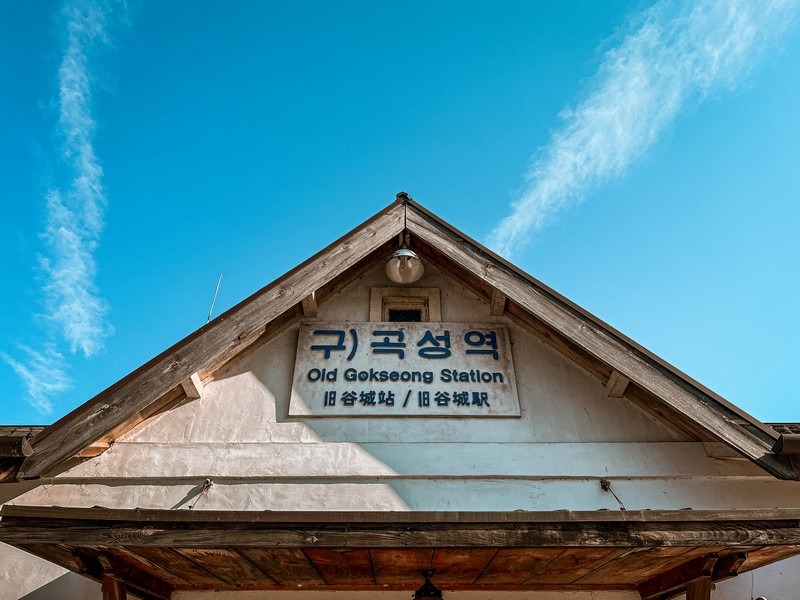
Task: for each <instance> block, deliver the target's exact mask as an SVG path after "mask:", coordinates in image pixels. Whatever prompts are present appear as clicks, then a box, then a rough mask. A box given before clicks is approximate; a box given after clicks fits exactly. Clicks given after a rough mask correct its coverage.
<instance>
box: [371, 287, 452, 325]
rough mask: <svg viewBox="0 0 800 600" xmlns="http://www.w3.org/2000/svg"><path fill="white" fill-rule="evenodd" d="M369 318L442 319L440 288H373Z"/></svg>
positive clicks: (397, 319)
mask: <svg viewBox="0 0 800 600" xmlns="http://www.w3.org/2000/svg"><path fill="white" fill-rule="evenodd" d="M369 320H370V321H372V322H378V321H394V322H406V323H426V322H428V321H433V322H439V321H441V320H442V308H441V301H440V293H439V288H372V289H371V290H370V302H369Z"/></svg>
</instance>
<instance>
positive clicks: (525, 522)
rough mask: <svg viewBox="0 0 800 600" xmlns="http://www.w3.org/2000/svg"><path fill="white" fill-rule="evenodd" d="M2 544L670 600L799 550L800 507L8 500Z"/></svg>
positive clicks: (241, 584)
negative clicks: (394, 507) (402, 507)
mask: <svg viewBox="0 0 800 600" xmlns="http://www.w3.org/2000/svg"><path fill="white" fill-rule="evenodd" d="M0 517H1V518H0V541H3V542H6V543H9V544H12V545H14V546H16V547H18V548H21V549H23V550H25V551H28V552H31V553H33V554H35V555H37V556H40V557H42V558H45V559H46V560H50V561H52V562H55V563H57V564H60V565H62V566H64V567H66V568H68V569H71V570H73V571H76V572H81V573H83V574H86V575H89V576H91V577H94V578H96V579H102V578H103V577H104V575H109V574H110V575H113V576H115V577H117V578H120V579H123V580H125V581H126V582H127V583H128V585H129V587H130V588H131V589H132V590H135V591H136V592H137V594H143V596H144V597H146V598H168V597H169V596H170V595H171V593H172V592H173V591H174V590H243V589H260V590H281V589H283V590H289V589H294V590H297V589H315V590H337V589H349V590H374V591H378V590H387V589H390V590H392V589H394V590H398V589H405V590H411V589H415V588H416V587H418V586H419V584H420V580H419V577H418V575H417V573H418V571H419V570H420V569H429V568H432V569H434V570H436V571H437V573H436V578H435V579H436V583H437V585H439V586H440V587H441V588H443V589H445V590H456V589H458V590H638V591H639V593H640V595H641V597H642V598H643V599H650V598H658V599H660V600H665V599H666V598H671V597H674V596H676V595H678V594H680V593H682V592H684V591H685V590H686V587H687V585H691V583H692V582H694V581H696V580H697V579H698V578H707V579H709V580H710V581H719V580H722V579H725V578H728V577H732V576H736V575H737V574H738V573H741V572H744V571H747V570H750V569H755V568H758V567H761V566H763V565H765V564H768V563H770V562H773V561H775V560H779V559H781V558H786V557H788V556H794V555H797V554H800V510H798V509H789V510H733V511H692V510H684V511H578V512H570V511H547V512H525V511H514V512H458V513H450V512H271V511H264V512H247V511H202V510H199V511H187V510H182V511H181V510H179V511H175V510H140V509H135V510H116V509H104V508H89V509H81V508H60V507H30V506H6V507H4V508H3V509H2V513H0Z"/></svg>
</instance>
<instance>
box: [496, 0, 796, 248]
mask: <svg viewBox="0 0 800 600" xmlns="http://www.w3.org/2000/svg"><path fill="white" fill-rule="evenodd" d="M799 5H800V3H799V2H798V0H697V1H688V0H684V1H679V0H663V1H661V2H658V3H656V4H655V5H654V6H652V7H651V8H649V9H647V10H646V11H644V12H643V13H642V14H640V15H638V17H637V19H635V20H633V21H631V25H630V26H629V28H628V30H627V33H626V34H624V35H623V36H621V41H620V43H619V44H617V45H616V46H614V47H613V48H611V49H610V50H608V51H607V52H606V53H605V54H604V55H603V57H602V60H601V66H600V69H599V72H598V74H597V75H596V77H595V78H594V80H593V82H592V84H591V85H590V88H589V91H588V95H587V96H586V98H585V99H584V100H583V101H582V102H580V103H579V104H578V106H577V107H576V108H574V109H567V110H565V111H564V112H563V113H562V115H561V119H562V124H561V126H560V127H559V128H558V129H557V130H556V131H555V132H554V133H553V134H552V136H551V139H550V141H549V143H548V144H547V146H546V147H544V148H542V149H541V150H540V151H539V152H538V153H537V154H536V155H535V156H534V158H533V160H532V163H531V165H532V166H531V168H530V169H529V171H528V173H527V174H526V186H525V188H524V191H523V192H522V194H521V197H520V198H519V200H518V201H517V202H515V203H514V205H513V207H512V212H511V214H510V215H509V216H508V217H506V218H505V219H503V220H502V221H501V222H500V224H499V225H498V226H497V227H496V228H495V230H494V231H493V232H492V234H491V236H490V239H489V241H488V244H489V245H490V246H491V247H493V248H495V249H496V250H497V251H498V252H500V253H501V254H503V255H506V256H511V255H513V254H514V253H515V252H516V251H518V250H519V249H520V248H521V247H523V246H524V245H525V243H526V242H528V240H529V239H530V237H531V235H532V234H533V233H535V232H536V231H537V230H539V229H541V228H542V227H543V226H544V225H545V224H546V223H547V222H548V221H549V220H550V219H552V218H553V217H554V216H555V215H556V214H557V213H558V212H559V211H561V210H563V209H565V208H566V207H568V206H569V205H570V204H573V203H576V202H579V201H581V200H582V199H583V198H584V196H585V195H587V194H588V193H589V192H590V191H591V190H592V189H593V188H595V187H597V186H599V185H601V184H603V183H604V182H606V181H608V180H609V179H611V178H615V177H619V176H620V175H622V174H623V173H624V172H625V169H626V168H627V167H628V166H629V165H630V164H631V163H632V162H634V161H635V160H637V159H638V158H640V157H641V156H642V155H643V154H645V152H646V151H647V150H648V149H649V148H650V147H651V146H652V145H653V143H654V142H655V141H656V140H657V139H658V138H659V136H660V135H661V133H663V131H664V130H665V128H666V127H667V126H668V125H669V124H670V123H672V122H673V121H674V119H675V118H676V116H677V115H678V113H679V112H680V111H681V109H682V108H683V107H684V106H686V105H687V103H691V102H700V101H702V100H703V99H705V98H706V97H707V96H708V95H709V93H711V92H712V91H714V90H716V89H721V88H726V87H727V88H732V87H734V86H735V85H736V84H737V83H739V82H740V81H742V80H743V79H744V78H745V77H746V76H747V74H748V73H749V72H750V70H751V69H752V68H753V67H754V66H755V65H756V64H758V62H759V61H760V59H761V58H762V57H763V55H764V52H765V50H767V49H768V48H769V47H770V46H771V45H773V44H774V43H775V42H776V40H778V39H779V38H780V36H781V35H782V34H783V33H784V32H785V30H786V29H787V28H788V27H789V25H790V24H791V22H792V21H793V19H794V18H795V16H796V13H797V11H798V7H799Z"/></svg>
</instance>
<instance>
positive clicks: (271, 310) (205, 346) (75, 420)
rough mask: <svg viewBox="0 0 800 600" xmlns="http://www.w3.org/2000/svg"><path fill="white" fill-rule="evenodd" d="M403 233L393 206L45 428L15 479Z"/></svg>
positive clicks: (143, 406) (143, 407)
mask: <svg viewBox="0 0 800 600" xmlns="http://www.w3.org/2000/svg"><path fill="white" fill-rule="evenodd" d="M402 230H403V206H402V204H401V203H397V202H396V203H393V204H392V205H390V206H389V207H388V208H387V209H385V210H384V211H382V212H380V213H379V214H378V215H376V216H375V217H373V218H372V219H370V220H369V221H367V222H366V223H365V224H364V225H362V226H360V227H359V228H357V229H355V230H354V231H352V232H351V233H349V234H347V235H345V236H344V237H343V238H341V239H339V240H337V241H336V242H334V243H333V244H331V245H330V246H328V247H327V248H326V249H325V250H323V251H322V252H320V253H318V254H317V255H316V256H314V257H312V258H311V259H309V260H308V261H306V262H305V263H303V264H302V265H300V266H298V267H297V268H295V269H294V270H292V271H290V272H289V273H288V274H286V275H285V276H283V277H282V278H280V279H278V280H277V281H275V282H274V283H272V284H271V285H269V286H267V287H266V288H264V289H262V290H261V291H259V292H257V293H256V294H254V295H253V296H251V297H250V298H248V299H247V300H245V301H244V302H242V303H241V304H239V305H237V306H235V307H234V308H232V309H230V310H229V311H227V312H226V313H224V314H222V315H220V316H219V317H217V318H216V319H214V320H213V321H212V322H211V323H209V324H207V325H205V326H204V327H202V328H201V329H199V330H198V331H196V332H195V333H193V334H192V335H190V336H189V337H187V338H185V339H184V340H182V341H181V342H179V343H178V344H176V345H175V346H173V347H172V348H170V349H168V350H167V351H165V352H164V353H162V354H160V355H159V356H157V357H156V358H154V359H153V360H151V361H150V362H148V363H147V364H146V365H144V366H143V367H141V368H139V369H137V370H136V371H134V372H133V373H132V374H130V375H129V376H127V377H126V378H124V379H122V380H121V381H120V382H118V383H117V384H115V385H113V386H112V387H110V388H108V389H107V390H105V391H104V392H101V393H100V394H99V395H97V396H96V397H95V398H93V399H92V400H90V401H89V402H87V403H86V404H84V405H82V406H80V407H79V408H77V409H76V410H74V411H73V412H71V413H69V414H68V415H66V416H65V417H63V418H62V419H60V420H59V421H57V422H56V423H54V424H53V425H51V426H50V427H48V428H47V429H45V430H44V431H43V432H42V433H40V434H39V435H37V437H36V438H34V441H33V449H34V453H33V454H32V455H31V456H30V457H28V458H27V459H26V460H25V461H24V462H23V463H22V466H21V467H20V469H19V472H18V474H17V477H18V478H20V479H29V478H35V477H40V476H42V475H44V474H46V473H48V472H50V471H52V470H53V469H56V468H58V466H59V465H61V464H63V463H64V462H65V461H66V460H68V459H69V458H70V457H71V456H73V455H75V454H77V453H79V452H80V451H81V450H82V449H83V448H85V447H86V446H87V445H89V444H91V443H92V442H94V441H95V440H97V439H100V438H102V437H103V435H104V434H106V433H108V432H109V431H112V430H113V429H114V428H115V427H116V426H117V425H118V424H119V423H121V422H126V421H130V420H133V421H135V422H139V421H141V420H142V419H141V418H138V415H141V414H142V413H144V416H147V414H148V407H149V406H150V405H151V404H152V403H153V402H155V401H156V400H157V399H159V398H161V397H162V396H164V395H165V394H167V393H168V392H169V391H170V390H171V389H174V388H176V387H179V386H180V383H181V382H182V381H185V380H186V379H188V378H189V377H190V376H191V375H192V374H193V373H196V372H197V371H199V370H201V369H204V368H208V367H209V366H210V365H213V364H215V363H217V362H220V361H221V360H223V358H224V357H226V356H228V355H230V353H231V351H232V349H237V350H240V351H241V350H243V349H244V348H245V347H246V346H245V344H244V340H246V339H253V340H254V337H253V336H251V335H250V334H251V332H254V331H259V330H260V331H263V330H264V328H265V327H266V326H267V324H268V323H269V322H270V321H272V320H273V319H275V318H277V317H279V316H280V315H281V314H283V313H284V312H286V311H287V310H289V309H290V308H292V307H293V306H298V305H299V304H300V303H301V301H302V299H303V298H305V297H307V296H308V295H309V294H311V293H312V292H314V291H315V290H317V289H319V288H320V287H322V286H323V285H324V284H326V283H327V282H329V281H330V280H332V279H334V278H335V277H337V276H338V275H339V274H340V273H341V272H343V271H345V270H347V269H349V268H350V267H352V266H353V265H355V264H356V263H358V262H359V261H360V260H361V259H362V258H363V257H364V256H366V255H368V254H370V253H371V252H372V251H373V250H375V249H376V248H378V247H380V246H381V245H382V244H383V243H384V241H385V240H386V238H387V237H394V236H396V235H398V234H399V233H400V232H401V231H402ZM256 337H257V336H256ZM142 418H143V417H142Z"/></svg>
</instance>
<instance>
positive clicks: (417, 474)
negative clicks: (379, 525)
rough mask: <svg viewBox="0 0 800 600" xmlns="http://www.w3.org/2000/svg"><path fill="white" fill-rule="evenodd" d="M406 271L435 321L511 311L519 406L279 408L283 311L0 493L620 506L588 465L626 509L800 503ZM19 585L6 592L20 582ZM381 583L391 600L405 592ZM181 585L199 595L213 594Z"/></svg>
mask: <svg viewBox="0 0 800 600" xmlns="http://www.w3.org/2000/svg"><path fill="white" fill-rule="evenodd" d="M386 285H387V281H386V279H385V277H384V276H383V274H382V269H381V267H380V266H378V267H376V268H375V269H373V270H372V271H371V272H369V273H366V274H365V275H363V276H362V277H360V278H359V279H358V280H356V281H355V282H354V283H353V284H351V285H350V286H349V287H347V288H346V289H344V290H343V291H342V292H340V293H339V294H338V295H337V296H336V297H335V298H332V299H330V300H328V301H327V302H325V303H324V304H322V305H321V306H320V310H319V319H318V320H321V321H334V322H340V321H347V320H350V321H367V320H368V304H369V290H370V288H371V287H373V286H376V287H383V286H386ZM416 285H419V286H420V287H438V288H440V289H441V297H442V320H443V321H445V322H478V323H480V322H502V323H505V324H506V325H507V326H508V328H509V332H510V336H511V341H512V348H513V356H514V362H515V371H516V373H517V377H518V382H517V387H518V392H519V397H520V402H521V417H520V418H503V419H485V418H484V419H468V418H462V419H458V418H438V419H433V418H431V419H425V418H392V419H380V418H350V419H348V418H308V419H303V420H301V419H289V418H288V417H287V414H288V399H289V391H290V385H291V376H292V368H293V365H294V356H295V351H296V344H297V331H298V327H297V326H293V327H289V328H288V329H286V330H285V331H284V332H283V333H281V334H280V335H278V336H277V337H276V338H275V339H273V340H271V341H270V342H269V343H268V344H265V345H263V346H262V347H260V348H258V349H256V350H254V351H252V352H250V353H248V354H247V355H246V356H244V357H243V358H241V359H240V360H238V361H237V362H236V363H235V364H233V365H232V366H231V367H230V368H228V369H227V370H226V371H225V372H223V373H220V374H219V375H218V377H217V378H216V379H215V380H214V381H213V382H211V383H208V384H207V385H206V386H205V389H204V391H203V397H202V398H201V399H199V400H196V401H193V402H187V403H184V404H183V405H181V406H178V407H176V408H174V409H173V410H171V411H169V412H167V413H164V414H162V415H160V416H158V417H156V418H153V419H151V420H149V421H147V422H145V423H144V424H142V425H140V426H139V427H138V428H136V429H135V430H134V431H132V432H129V433H128V434H127V435H125V436H123V437H122V438H120V439H119V440H117V442H116V443H115V444H114V445H113V446H112V447H111V449H109V450H108V451H107V452H105V453H104V454H103V455H101V456H99V457H96V458H94V459H89V460H87V461H85V462H83V463H81V464H79V465H77V466H75V467H73V468H71V469H69V470H68V471H66V472H64V473H62V474H60V475H58V476H57V477H54V478H50V479H46V480H43V481H42V482H40V485H38V486H37V487H34V488H33V489H30V490H28V491H25V490H24V489H23V488H21V487H17V488H16V489H17V491H16V492H14V493H11V494H6V496H9V495H10V496H16V497H14V498H10V497H6V498H0V500H2V501H10V502H12V503H19V504H38V505H51V504H57V505H60V506H82V507H90V506H106V507H116V508H135V507H140V508H166V509H187V508H189V507H190V506H196V508H199V509H234V510H265V509H269V510H315V509H321V510H401V511H403V510H448V511H458V510H465V511H466V510H518V509H520V510H556V509H564V508H567V509H572V510H595V509H612V510H615V509H618V508H619V504H618V503H617V501H616V500H615V499H614V497H613V496H612V495H611V494H609V493H608V492H604V491H603V490H602V489H601V488H600V485H599V479H600V478H601V477H605V478H608V479H610V480H611V481H612V486H613V489H614V491H615V493H616V494H617V496H619V498H620V499H621V500H622V502H623V503H624V504H625V506H626V507H627V508H628V509H659V508H664V509H681V508H694V509H710V508H759V507H765V508H774V507H798V506H800V493H798V492H800V484H798V483H796V482H784V481H778V480H776V479H774V478H773V477H771V476H769V475H768V474H766V473H765V472H763V471H762V470H760V469H759V468H758V467H756V466H754V465H753V464H752V463H751V462H749V461H747V460H741V459H730V458H728V459H720V458H712V457H711V456H709V454H712V455H715V456H716V455H722V454H724V453H720V452H718V451H717V450H718V448H715V447H714V445H704V444H702V443H699V442H695V441H687V440H686V438H685V437H684V436H682V435H680V434H678V433H676V432H675V431H673V430H671V429H670V428H669V427H667V426H665V425H663V424H662V423H660V422H657V421H656V420H655V419H653V418H652V417H650V416H649V415H646V414H645V413H643V412H642V411H641V410H639V409H638V408H637V407H635V406H633V405H632V404H631V403H629V402H628V401H627V400H625V399H613V398H608V397H607V396H606V393H605V388H604V386H603V385H602V384H601V383H600V382H598V381H597V380H595V379H594V378H593V377H592V376H590V375H589V374H588V373H586V372H584V371H583V370H582V369H580V368H578V367H576V366H575V365H573V364H572V363H571V362H570V361H569V360H567V359H566V358H564V357H563V356H561V355H560V354H558V353H557V352H555V351H553V350H551V349H550V348H549V347H547V346H545V345H544V344H543V343H541V342H540V341H538V339H536V338H534V337H533V336H532V335H530V334H528V333H527V332H526V331H524V330H523V329H521V328H520V327H518V326H517V325H516V324H514V323H513V322H510V321H509V320H508V319H506V318H505V317H494V316H492V315H490V313H489V306H488V305H487V304H486V302H484V301H483V300H481V299H479V298H477V297H476V296H474V295H473V294H472V293H471V292H469V291H468V290H466V289H465V288H464V287H462V286H461V285H460V284H459V283H457V282H455V281H453V280H452V279H451V278H450V277H449V276H447V275H445V274H444V273H442V272H440V271H439V270H437V269H436V268H435V267H434V266H433V265H428V266H427V272H426V274H425V277H424V278H423V280H422V281H420V282H419V283H418V284H416ZM207 478H209V479H211V480H212V482H213V483H212V486H211V489H210V490H209V491H208V493H207V494H204V495H203V496H199V493H200V490H201V489H202V484H203V482H204V481H205V480H206V479H207ZM5 489H9V488H5ZM3 490H4V488H3V486H0V492H3ZM9 550H13V549H9V548H8V547H5V549H0V552H2V553H1V554H0V560H2V559H3V557H9V556H10V557H11V558H10V559H7V560H6V561H4V562H2V563H0V564H2V567H0V577H5V578H6V579H5V581H6V582H8V581H13V577H14V576H13V573H14V572H18V571H19V570H20V569H24V568H25V567H24V565H25V564H26V561H25V560H21V559H20V558H19V557H18V556H16V555H15V554H14V553H15V552H18V551H16V550H13V551H12V552H9ZM23 556H24V555H23ZM781 564H783V563H781ZM792 564H795V565H796V563H792ZM9 565H11V566H9ZM13 565H19V566H13ZM50 568H51V569H52V567H50ZM14 569H16V571H14ZM42 569H44V570H41V569H40V571H38V572H39V573H41V574H42V577H39V576H38V575H37V576H36V577H34V573H35V572H36V571H31V572H30V573H29V575H30V576H31V577H30V578H29V579H27V581H31V582H32V581H33V580H34V579H36V578H37V577H38V578H39V580H40V581H41V582H44V581H47V578H48V577H58V576H59V574H60V572H58V571H53V572H52V573H50V572H48V573H45V571H46V565H45V567H42ZM772 569H773V570H772V571H769V573H780V574H781V575H780V578H781V583H778V584H775V585H772V586H771V587H769V588H768V591H769V593H770V594H772V596H774V595H776V594H784V596H785V595H786V592H785V591H782V590H785V589H788V588H787V587H786V586H790V584H792V585H793V582H794V581H797V580H798V577H797V572H798V569H797V568H784V567H773V568H772ZM774 569H778V570H777V571H776V570H774ZM781 569H784V570H781ZM762 571H764V572H767V571H766V570H760V571H759V572H758V574H757V575H756V580H757V581H759V580H760V577H761V575H760V574H761V572H762ZM0 581H2V580H0ZM787 582H788V583H787ZM68 583H69V584H70V585H73V583H74V582H71V581H70V582H68V581H66V580H63V584H64V585H67V584H68ZM722 585H725V586H726V587H725V588H724V589H728V587H729V586H737V585H741V582H740V581H737V582H735V583H726V584H721V586H720V590H722V589H723V587H722ZM765 585H766V584H765ZM781 586H783V587H781ZM798 587H800V585H799V586H798ZM21 589H22V588H17V590H16V591H15V592H14V593H22V592H21V591H20V590H21ZM43 589H44V588H43ZM50 589H51V590H52V589H55V588H50ZM730 589H731V590H736V591H735V593H734V592H733V591H731V592H730V594H733V595H731V596H730V597H731V598H733V597H736V598H738V597H740V593H739V592H740V590H739V588H736V587H730ZM25 593H27V592H25ZM81 593H83V592H81ZM87 593H88V592H87ZM721 593H722V592H720V593H717V594H716V596H715V598H719V597H723V598H726V597H728V593H729V592H725V593H724V595H722V596H720V594H721ZM285 595H286V593H253V594H250V593H241V594H238V595H236V598H241V599H245V598H276V600H280V599H278V598H277V597H278V596H285ZM290 595H291V599H290V600H336V598H339V597H343V593H339V592H331V593H321V592H314V593H311V592H302V593H300V592H292V593H290ZM354 595H356V596H358V595H359V593H356V594H353V593H347V597H348V598H351V597H353V596H354ZM362 595H364V597H365V598H366V597H367V594H366V593H364V594H362ZM228 596H231V598H232V597H233V596H232V595H231V594H215V595H213V597H214V598H215V600H224V598H227V597H228ZM379 596H380V597H385V598H386V599H387V600H391V599H392V598H398V599H399V598H401V597H402V598H407V597H408V594H407V593H384V594H379ZM456 596H457V597H458V598H461V597H463V599H464V600H468V598H467V597H468V596H469V598H471V599H474V600H490V599H491V600H494V599H496V600H514V599H515V598H517V597H521V595H520V594H511V593H498V594H488V593H487V594H483V593H481V594H478V593H452V594H448V595H447V598H448V600H458V598H456ZM772 596H769V595H768V598H769V600H775V598H773V597H772ZM9 597H10V596H9ZM53 597H76V598H79V597H83V596H69V595H67V596H53ZM86 597H87V598H88V597H90V596H86ZM177 597H178V598H185V599H186V600H194V599H197V600H200V599H203V598H206V597H208V598H211V597H212V595H211V594H179V595H177ZM334 597H335V598H334ZM369 597H370V598H372V597H375V594H371V593H370V594H369ZM525 597H526V598H527V597H530V598H533V599H535V600H562V599H563V600H567V599H568V598H570V599H572V598H574V599H575V600H582V599H586V600H589V599H592V600H617V599H619V600H623V599H626V598H634V597H636V596H635V595H632V594H621V593H602V594H589V593H580V594H576V593H574V592H569V593H541V594H525ZM741 597H742V598H744V597H745V596H741ZM2 598H4V596H1V595H0V599H2ZM287 598H288V597H287Z"/></svg>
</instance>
